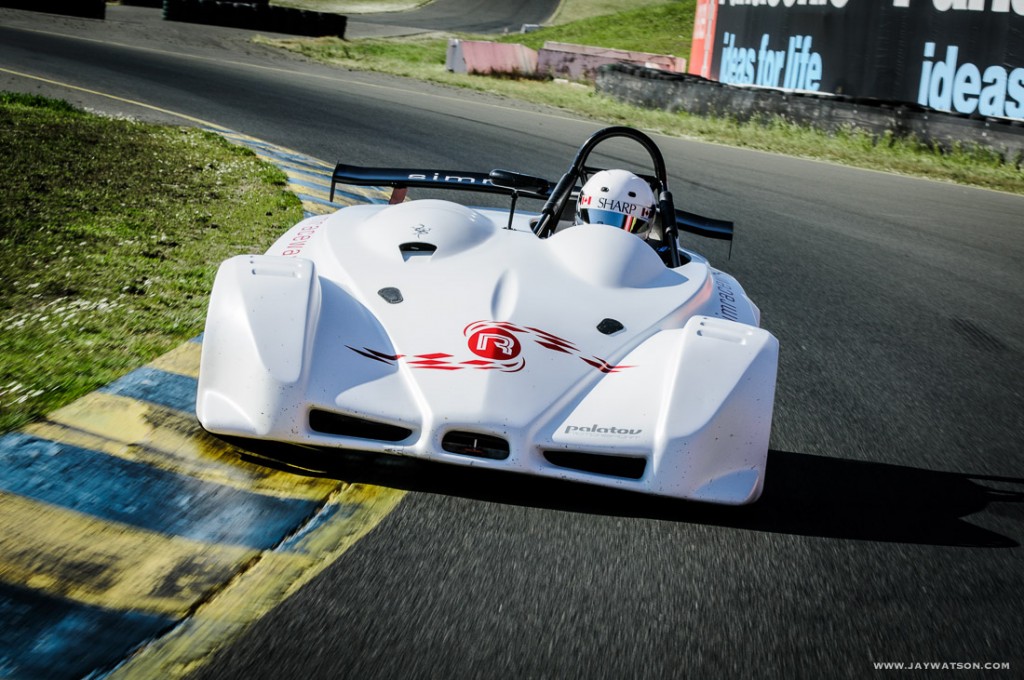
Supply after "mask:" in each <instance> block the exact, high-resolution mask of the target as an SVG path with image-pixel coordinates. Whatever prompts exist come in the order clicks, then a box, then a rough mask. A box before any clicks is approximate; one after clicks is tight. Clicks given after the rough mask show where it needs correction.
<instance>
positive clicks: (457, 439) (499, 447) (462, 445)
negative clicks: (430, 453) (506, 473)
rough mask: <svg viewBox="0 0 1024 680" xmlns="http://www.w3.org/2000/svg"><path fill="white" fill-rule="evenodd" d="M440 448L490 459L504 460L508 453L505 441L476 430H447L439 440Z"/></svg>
mask: <svg viewBox="0 0 1024 680" xmlns="http://www.w3.org/2000/svg"><path fill="white" fill-rule="evenodd" d="M441 448H442V449H444V450H445V451H447V452H448V453H458V454H459V455H462V456H473V457H474V458H490V459H491V460H505V459H506V458H508V453H509V449H508V442H507V441H505V440H504V439H502V438H501V437H495V436H494V435H490V434H480V433H478V432H458V431H452V432H449V433H447V434H446V435H445V436H444V439H442V440H441Z"/></svg>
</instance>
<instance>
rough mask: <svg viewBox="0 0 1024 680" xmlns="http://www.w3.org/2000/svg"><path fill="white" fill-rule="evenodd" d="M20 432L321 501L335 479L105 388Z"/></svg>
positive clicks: (248, 487)
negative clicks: (244, 447)
mask: <svg viewBox="0 0 1024 680" xmlns="http://www.w3.org/2000/svg"><path fill="white" fill-rule="evenodd" d="M22 432H24V433H26V434H30V435H33V436H36V437H40V438H42V439H47V440H49V441H54V442H58V443H62V444H69V445H71V446H77V447H80V448H85V449H89V450H92V451H99V452H101V453H105V454H107V455H111V456H116V457H118V458H122V459H125V460H130V461H134V462H138V463H145V464H147V465H149V466H151V467H154V468H158V469H162V470H167V471H169V472H173V473H176V474H180V475H187V476H189V477H193V478H196V479H201V480H203V481H208V482H213V483H216V484H221V485H224V486H229V487H232V488H236V489H242V490H245V491H254V492H256V493H261V494H264V495H270V496H277V497H280V498H296V499H304V500H322V499H324V498H326V497H327V496H328V495H329V494H330V493H331V492H333V491H334V490H335V489H336V488H337V486H338V484H339V482H338V481H337V480H332V479H323V478H318V477H307V476H300V475H294V474H290V473H288V472H283V471H280V470H276V469H274V468H270V467H265V466H262V465H256V464H254V463H248V462H245V461H243V460H242V459H241V458H239V452H238V450H237V449H235V448H234V447H231V446H229V445H228V444H225V443H224V442H222V441H221V440H219V439H217V438H216V437H212V436H210V435H209V434H207V433H206V432H204V431H203V430H202V428H201V427H199V423H198V422H197V421H196V419H195V417H194V416H191V415H190V414H185V413H182V412H180V411H175V410H173V409H169V408H166V407H163V406H159V405H157V404H151V403H148V402H143V401H138V400H136V399H132V398H129V397H122V396H118V395H115V394H106V393H104V392H93V393H91V394H87V395H86V396H84V397H82V398H81V399H79V400H77V401H75V402H73V403H71V404H69V405H67V406H65V407H63V408H61V409H58V410H57V411H54V412H53V413H51V414H50V415H49V416H48V417H47V418H46V419H45V420H43V421H40V422H38V423H33V424H31V425H28V426H26V427H24V428H22Z"/></svg>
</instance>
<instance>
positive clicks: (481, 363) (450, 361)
mask: <svg viewBox="0 0 1024 680" xmlns="http://www.w3.org/2000/svg"><path fill="white" fill-rule="evenodd" d="M462 334H463V335H465V336H466V338H467V340H466V344H467V346H468V348H469V351H470V352H472V353H473V354H475V355H476V356H478V357H480V358H479V359H471V360H469V361H455V357H454V356H453V355H451V354H446V353H438V352H435V353H432V354H385V353H384V352H379V351H377V350H373V349H370V348H369V347H363V348H362V349H357V348H355V347H352V346H350V345H346V347H348V348H349V349H350V350H352V351H353V352H356V353H358V354H361V355H363V356H364V357H366V358H368V359H374V360H375V361H380V362H382V363H385V364H390V365H396V364H397V363H398V361H399V360H402V359H404V360H405V363H406V364H407V365H408V366H411V367H413V368H430V369H434V370H442V371H457V370H460V369H463V368H474V369H477V370H481V371H494V370H498V371H501V372H502V373H515V372H517V371H521V370H523V368H525V366H526V359H525V358H524V357H521V356H519V355H520V354H521V353H522V351H523V346H522V343H521V342H520V340H519V338H518V337H516V334H519V335H523V336H526V337H528V338H530V339H531V340H533V341H534V342H535V343H536V344H538V345H540V346H541V347H543V348H545V349H548V350H551V351H553V352H559V353H562V354H568V355H571V356H575V357H577V358H579V359H580V360H581V361H583V362H584V363H586V364H588V365H590V366H593V367H594V368H595V369H597V370H598V371H601V372H602V373H617V372H618V371H621V370H623V369H625V368H632V366H619V365H616V364H611V363H609V362H608V361H606V360H605V359H602V358H600V357H595V356H587V355H585V354H583V353H582V352H581V351H580V350H579V349H578V348H577V347H576V345H574V344H573V343H571V342H569V341H568V340H565V339H563V338H560V337H558V336H557V335H552V334H551V333H548V332H547V331H542V330H540V329H539V328H533V327H530V326H517V325H515V324H512V323H508V322H507V321H474V322H473V323H471V324H469V325H468V326H466V327H465V328H464V329H462Z"/></svg>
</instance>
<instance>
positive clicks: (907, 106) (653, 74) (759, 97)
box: [596, 64, 1024, 166]
mask: <svg viewBox="0 0 1024 680" xmlns="http://www.w3.org/2000/svg"><path fill="white" fill-rule="evenodd" d="M596 89H597V91H598V92H601V93H604V94H608V95H610V96H612V97H615V98H616V99H619V100H621V101H624V102H628V103H630V104H634V105H637V106H642V107H644V108H650V109H663V110H665V111H685V112H687V113H693V114H697V115H723V116H730V117H733V118H736V119H738V120H750V119H751V118H754V117H757V116H764V115H778V116H782V117H783V118H785V119H786V120H790V121H793V122H796V123H801V124H806V125H811V126H813V127H816V128H818V129H821V130H825V131H828V132H834V131H836V130H839V129H842V128H850V127H854V128H857V129H860V130H865V131H867V132H870V133H872V134H877V135H882V134H884V133H886V132H890V133H892V134H893V135H894V136H895V137H898V138H903V137H909V136H911V135H912V136H914V137H916V138H917V139H920V140H922V141H924V142H927V143H929V144H931V143H935V144H938V145H939V146H941V147H943V148H951V147H953V146H954V145H956V144H963V145H970V144H977V145H978V146H981V147H986V148H991V149H994V150H996V151H998V152H999V153H1000V154H1002V155H1003V158H1004V159H1005V160H1006V161H1007V162H1010V163H1015V164H1017V165H1018V166H1020V165H1021V163H1022V161H1024V123H1022V122H1020V121H1011V120H1009V119H1000V118H985V117H983V116H976V115H975V116H967V115H962V114H952V113H944V112H941V111H935V110H932V109H926V108H924V107H922V106H919V105H917V104H913V103H894V102H883V101H879V100H874V99H853V98H849V97H838V96H832V95H825V94H808V93H796V92H787V91H783V90H770V89H764V88H754V87H740V86H732V85H723V84H722V83H719V82H716V81H711V80H706V79H704V78H701V77H700V76H693V75H680V74H674V73H666V72H664V71H659V70H655V69H648V68H643V67H637V66H630V65H628V64H614V65H609V66H604V67H602V68H601V69H599V71H598V73H597V80H596Z"/></svg>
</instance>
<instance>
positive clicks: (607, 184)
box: [575, 170, 655, 239]
mask: <svg viewBox="0 0 1024 680" xmlns="http://www.w3.org/2000/svg"><path fill="white" fill-rule="evenodd" d="M654 206H655V201H654V192H653V191H651V187H650V185H649V184H648V183H647V182H646V181H645V180H643V179H641V178H639V177H637V176H636V175H634V174H633V173H631V172H629V171H627V170H601V171H600V172H598V173H595V174H594V176H593V177H591V178H590V179H589V180H587V183H586V184H584V185H583V189H582V190H581V191H580V197H579V200H578V201H577V202H576V220H575V224H608V225H611V226H613V227H617V228H619V229H625V230H626V231H628V232H630V233H633V234H636V235H637V236H639V237H641V238H643V239H646V238H647V235H648V233H649V232H650V230H651V223H652V222H653V221H654Z"/></svg>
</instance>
